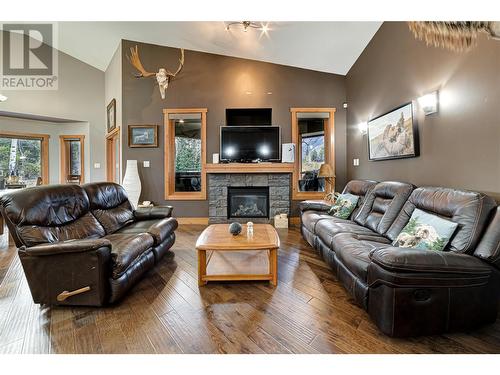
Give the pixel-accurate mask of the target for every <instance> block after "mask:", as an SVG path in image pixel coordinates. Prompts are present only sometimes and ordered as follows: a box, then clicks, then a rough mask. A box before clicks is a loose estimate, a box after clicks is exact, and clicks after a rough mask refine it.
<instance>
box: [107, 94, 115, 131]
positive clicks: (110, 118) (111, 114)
mask: <svg viewBox="0 0 500 375" xmlns="http://www.w3.org/2000/svg"><path fill="white" fill-rule="evenodd" d="M106 113H107V116H106V118H107V121H106V124H107V125H106V129H107V131H108V133H109V132H110V131H112V130H113V129H114V128H116V99H113V100H112V101H111V102H109V104H108V107H107V111H106Z"/></svg>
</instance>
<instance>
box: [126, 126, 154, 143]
mask: <svg viewBox="0 0 500 375" xmlns="http://www.w3.org/2000/svg"><path fill="white" fill-rule="evenodd" d="M128 146H129V147H158V125H129V126H128Z"/></svg>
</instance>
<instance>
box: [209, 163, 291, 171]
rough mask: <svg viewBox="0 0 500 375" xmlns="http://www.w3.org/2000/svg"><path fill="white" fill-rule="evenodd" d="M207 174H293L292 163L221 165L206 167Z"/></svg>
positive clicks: (210, 164)
mask: <svg viewBox="0 0 500 375" xmlns="http://www.w3.org/2000/svg"><path fill="white" fill-rule="evenodd" d="M206 170H207V173H292V172H293V170H294V165H293V164H291V163H227V164H226V163H219V164H212V163H209V164H207V165H206Z"/></svg>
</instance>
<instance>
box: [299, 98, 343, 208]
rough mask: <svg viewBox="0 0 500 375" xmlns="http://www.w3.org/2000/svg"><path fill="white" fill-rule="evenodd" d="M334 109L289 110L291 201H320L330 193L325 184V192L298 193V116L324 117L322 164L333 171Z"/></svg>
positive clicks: (300, 167) (300, 168)
mask: <svg viewBox="0 0 500 375" xmlns="http://www.w3.org/2000/svg"><path fill="white" fill-rule="evenodd" d="M335 111H336V109H335V108H290V112H291V121H292V143H294V144H295V145H296V147H295V163H294V170H293V178H292V200H305V199H322V198H324V196H325V195H326V194H327V193H329V192H330V190H331V188H330V184H325V191H300V189H299V180H300V179H301V175H302V148H301V144H302V140H301V135H300V134H299V116H300V115H299V114H305V115H311V116H317V115H320V114H321V116H319V118H321V117H326V116H324V115H323V114H325V115H327V116H328V118H323V129H324V162H325V163H328V164H330V165H331V166H332V168H333V170H334V171H335Z"/></svg>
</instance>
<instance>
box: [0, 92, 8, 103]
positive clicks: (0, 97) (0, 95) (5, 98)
mask: <svg viewBox="0 0 500 375" xmlns="http://www.w3.org/2000/svg"><path fill="white" fill-rule="evenodd" d="M7 99H9V98H7V97H6V96H5V95H2V94H0V102H5V101H6V100H7Z"/></svg>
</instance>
